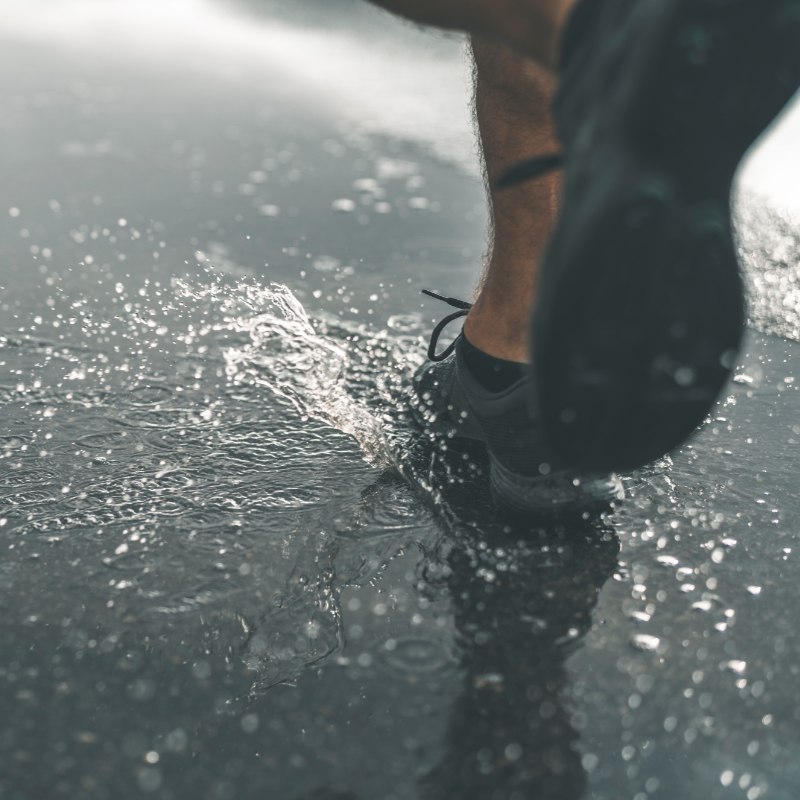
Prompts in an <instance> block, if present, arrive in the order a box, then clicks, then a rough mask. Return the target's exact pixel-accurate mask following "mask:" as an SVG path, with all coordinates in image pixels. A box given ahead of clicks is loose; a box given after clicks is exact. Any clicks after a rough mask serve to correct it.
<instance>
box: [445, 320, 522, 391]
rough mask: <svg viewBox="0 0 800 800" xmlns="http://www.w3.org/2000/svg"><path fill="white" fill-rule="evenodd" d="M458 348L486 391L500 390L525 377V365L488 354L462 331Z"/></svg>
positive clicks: (471, 372) (471, 371)
mask: <svg viewBox="0 0 800 800" xmlns="http://www.w3.org/2000/svg"><path fill="white" fill-rule="evenodd" d="M458 349H459V350H460V352H461V355H462V357H463V359H464V361H465V362H466V365H467V368H468V369H469V371H470V374H471V375H472V377H473V378H475V380H476V381H478V383H479V384H480V385H481V386H482V387H483V388H484V389H486V391H487V392H502V391H504V390H506V389H508V388H509V387H510V386H513V385H514V384H515V383H516V382H517V381H518V380H520V379H521V378H524V377H525V373H526V366H527V365H525V364H519V363H518V362H516V361H506V360H504V359H502V358H495V357H494V356H490V355H489V354H488V353H484V352H483V350H480V349H479V348H477V347H475V345H474V344H472V342H470V341H469V339H467V337H466V336H465V335H464V334H463V333H462V334H461V337H460V339H459V340H458Z"/></svg>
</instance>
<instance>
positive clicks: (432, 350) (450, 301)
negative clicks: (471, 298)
mask: <svg viewBox="0 0 800 800" xmlns="http://www.w3.org/2000/svg"><path fill="white" fill-rule="evenodd" d="M422 294H426V295H428V297H432V298H433V299H434V300H441V301H442V302H443V303H447V305H449V306H451V307H452V308H457V309H458V311H456V312H455V314H449V315H448V316H446V317H445V318H444V319H443V320H442V321H441V322H440V323H439V324H438V325H437V326H436V327H435V328H434V329H433V333H432V334H431V341H430V344H429V345H428V358H429V359H430V360H431V361H444V360H445V359H446V358H447V357H448V356H449V355H450V353H452V352H453V350H455V349H456V344H457V343H458V336H456V338H455V339H454V340H453V341H452V342H450V344H449V345H447V347H445V349H444V350H442V352H441V353H437V352H436V345H437V344H438V343H439V337H440V336H441V335H442V331H443V330H444V329H445V328H446V327H447V326H448V325H449V324H450V323H451V322H453V321H454V320H457V319H460V318H461V317H466V316H467V314H469V311H470V309H471V308H472V303H467V302H466V301H465V300H456V299H455V298H454V297H445V296H444V295H441V294H437V293H436V292H432V291H430V290H429V289H423V290H422ZM460 335H461V334H459V336H460Z"/></svg>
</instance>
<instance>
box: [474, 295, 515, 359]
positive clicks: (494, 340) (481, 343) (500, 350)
mask: <svg viewBox="0 0 800 800" xmlns="http://www.w3.org/2000/svg"><path fill="white" fill-rule="evenodd" d="M464 335H465V336H466V337H467V339H468V340H469V342H470V343H471V344H472V345H474V346H475V347H477V348H478V349H479V350H482V351H483V352H484V353H486V354H487V355H490V356H494V357H495V358H500V359H503V360H504V361H515V362H517V363H520V364H527V363H530V356H529V346H528V318H527V317H525V318H524V319H519V320H515V319H510V318H509V317H508V316H507V315H506V314H503V313H497V314H493V313H491V311H489V310H485V309H483V308H482V307H480V306H479V304H476V305H475V306H473V308H472V311H470V313H469V315H468V316H467V319H466V322H465V323H464Z"/></svg>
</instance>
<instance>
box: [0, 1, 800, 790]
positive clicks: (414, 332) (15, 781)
mask: <svg viewBox="0 0 800 800" xmlns="http://www.w3.org/2000/svg"><path fill="white" fill-rule="evenodd" d="M113 7H114V4H109V5H107V6H106V7H105V8H106V10H105V11H102V10H99V9H100V6H98V5H97V4H93V3H91V2H77V3H75V4H73V5H72V7H71V8H69V6H68V4H67V5H66V6H62V11H60V12H58V13H56V12H54V11H53V10H52V9H53V7H52V6H51V7H50V9H49V11H50V16H47V15H42V14H41V13H40V14H38V16H37V14H36V13H35V12H37V10H38V11H42V8H44V7H42V8H38V7H37V5H36V4H31V5H30V6H28V8H29V9H30V12H29V13H28V14H27V16H26V14H23V13H21V12H20V11H19V9H20V8H21V6H19V4H13V3H3V4H0V13H2V14H3V15H5V16H4V17H2V18H3V20H4V22H5V23H6V24H5V25H4V26H3V27H2V28H1V29H0V30H3V31H5V32H4V33H0V36H2V37H3V38H2V47H1V48H0V63H1V64H2V65H3V69H2V70H0V97H2V103H3V107H4V109H5V113H4V115H3V117H2V121H0V137H2V141H3V142H4V147H3V148H2V151H0V174H1V175H2V188H1V189H0V234H1V237H0V286H1V287H2V300H0V421H2V427H1V428H0V551H2V553H3V556H2V558H1V559H0V797H2V798H4V800H5V798H11V799H13V800H23V799H24V800H28V798H37V800H38V798H61V797H64V798H67V797H68V798H110V797H115V798H128V797H130V798H136V797H155V798H165V800H169V799H171V798H175V799H179V800H182V799H183V798H209V800H212V799H213V800H217V799H218V798H219V799H220V800H225V799H227V798H256V797H258V798H262V797H269V798H273V797H274V798H280V799H281V800H284V798H285V799H286V800H334V799H336V800H348V799H349V800H353V799H354V798H359V799H361V800H375V799H376V798H381V800H384V799H385V800H406V799H408V800H411V799H412V798H426V799H429V800H444V799H445V798H448V799H449V798H479V799H480V800H483V798H493V799H494V798H497V799H498V800H501V799H502V800H520V799H522V798H532V797H535V798H559V799H563V800H579V798H590V797H591V798H598V799H600V798H603V799H605V798H608V799H609V800H612V799H613V800H618V798H622V797H626V798H634V799H635V800H647V798H670V799H672V798H676V797H680V798H685V799H686V800H693V799H694V798H703V800H706V799H707V798H747V800H757V798H775V799H776V800H793V799H794V798H796V797H797V795H798V792H800V773H799V772H798V767H797V764H798V757H797V755H798V749H799V748H800V712H799V711H798V710H797V709H796V707H795V705H796V704H795V702H794V699H795V695H796V688H797V686H798V680H799V679H800V675H799V672H800V666H798V665H800V653H799V652H798V644H797V642H796V637H795V636H794V630H795V621H796V609H797V608H798V607H800V589H798V585H797V581H796V580H795V577H794V573H795V564H794V561H795V559H796V558H797V556H798V552H800V551H799V550H798V548H800V533H798V524H797V523H798V518H799V517H800V489H798V484H797V479H796V474H797V473H796V451H797V447H798V442H800V395H798V392H797V383H796V380H797V376H798V367H800V344H798V342H800V294H798V288H797V287H798V285H800V284H799V283H798V280H797V278H798V271H800V243H799V240H798V227H800V226H798V223H797V221H796V219H795V218H794V217H793V216H792V213H791V212H789V211H780V207H781V206H787V205H789V204H791V202H792V200H793V195H792V194H791V192H789V193H787V192H786V186H791V185H795V184H796V179H797V178H798V177H800V176H798V169H800V167H798V164H797V160H796V159H795V160H794V161H791V160H787V159H786V155H785V154H786V153H788V152H789V150H788V149H787V147H786V142H787V141H788V140H790V139H792V136H791V131H793V130H796V125H797V123H796V118H797V115H796V114H795V115H794V116H793V117H790V118H789V119H787V120H786V121H785V122H784V123H783V127H782V128H781V129H780V130H779V131H778V132H777V133H776V136H775V139H774V140H773V142H771V143H770V145H768V147H767V148H766V149H765V150H763V151H762V152H761V153H760V154H759V155H758V156H757V158H756V161H755V162H754V166H753V167H752V168H751V171H750V172H749V173H747V174H746V175H745V179H743V180H744V183H745V185H746V187H747V188H746V189H745V190H743V191H742V192H741V194H740V196H739V198H738V216H739V219H740V232H741V248H742V254H743V257H744V259H745V263H746V265H747V272H748V278H749V281H750V284H751V287H752V297H751V306H752V313H751V317H752V319H751V332H750V335H749V337H748V343H747V346H746V349H745V352H744V353H743V354H742V360H741V361H742V363H741V366H740V368H739V369H738V370H737V373H736V378H735V380H734V381H733V383H732V384H731V386H730V388H729V390H728V391H727V392H726V395H725V397H723V399H722V400H721V402H720V404H719V405H718V407H717V408H716V409H715V410H714V412H713V414H712V417H711V419H710V420H709V422H708V424H707V425H705V426H704V428H703V430H702V431H701V432H700V433H699V435H698V436H697V437H696V438H695V439H694V440H693V441H692V443H691V444H690V445H688V446H687V447H685V448H684V449H683V450H682V451H681V452H679V453H678V454H676V455H675V457H674V459H672V460H665V461H664V462H662V463H659V464H657V465H654V466H653V467H652V468H650V469H648V470H645V471H642V472H641V473H639V474H636V475H632V476H627V477H626V479H625V480H626V486H627V488H628V491H629V500H628V501H627V502H626V503H625V504H624V505H623V506H621V507H620V508H619V509H618V510H617V511H616V512H615V513H614V514H613V515H609V516H608V517H607V518H605V519H603V520H599V521H592V522H586V523H582V524H576V523H564V524H560V525H559V524H554V523H548V524H544V523H543V522H539V521H536V520H531V521H530V522H528V523H526V524H524V525H521V524H514V525H512V524H510V523H507V522H504V521H503V520H501V519H498V518H497V516H496V514H494V513H493V512H492V510H491V506H490V504H489V503H488V498H487V496H486V491H485V487H484V485H483V483H482V481H481V467H482V465H481V459H480V457H479V455H474V454H469V453H467V454H466V455H467V458H464V457H463V454H462V453H458V452H447V453H440V454H437V455H434V456H432V455H431V453H430V450H429V449H427V448H426V446H425V445H424V443H423V442H420V441H418V440H417V439H416V437H415V436H414V434H413V432H412V431H411V430H410V429H409V428H408V426H407V424H406V423H405V422H404V419H403V415H402V396H403V387H404V386H405V385H406V382H407V379H408V375H409V374H410V373H411V372H413V369H414V367H415V366H416V365H417V364H418V363H419V362H420V360H421V358H422V356H423V352H424V348H423V346H422V345H421V341H422V339H421V338H420V337H424V336H425V335H426V334H427V332H428V331H429V330H430V324H431V321H432V320H433V319H434V318H435V317H434V315H436V314H438V313H439V309H438V308H436V307H435V305H436V304H430V305H429V304H427V302H426V303H422V302H421V300H420V298H419V289H420V288H422V287H427V286H432V287H435V288H440V289H444V290H447V291H448V293H450V294H453V295H456V296H467V295H468V293H469V291H470V288H471V285H472V283H473V281H474V279H475V274H476V272H477V265H478V264H479V263H480V259H481V255H482V253H483V251H484V249H485V227H486V222H485V211H484V206H483V199H482V189H481V185H480V181H479V180H478V178H477V168H476V164H475V158H474V154H473V150H472V145H471V141H470V139H469V133H468V121H467V119H466V114H465V111H464V106H465V97H466V89H465V84H466V80H465V72H464V70H465V67H464V65H463V63H462V62H463V56H462V53H461V48H460V44H459V43H458V42H457V41H455V40H451V39H449V38H444V39H442V38H438V37H436V38H430V37H427V36H424V35H423V34H420V33H418V32H417V31H415V30H414V29H412V28H408V27H405V26H398V25H396V24H394V23H391V22H389V21H388V20H384V19H383V18H382V17H380V16H379V15H377V13H372V12H370V11H364V10H360V6H357V5H355V4H353V5H346V4H343V5H342V6H341V8H342V9H344V10H345V11H346V14H343V15H342V16H341V18H336V19H334V18H333V17H331V16H330V15H329V16H328V17H319V16H318V15H319V13H320V9H321V8H322V7H320V6H316V7H314V9H313V10H312V12H311V13H310V17H311V18H310V19H309V18H308V15H306V16H303V15H302V14H300V13H299V12H298V10H297V8H294V7H292V6H291V4H280V3H274V4H268V3H264V4H251V5H250V6H247V7H245V6H242V11H241V12H237V13H240V14H241V15H242V16H237V15H236V14H232V13H227V12H226V13H218V12H215V11H214V10H213V8H211V7H206V6H205V5H203V4H193V3H189V2H185V3H184V2H178V3H175V4H174V6H170V8H171V9H172V11H170V12H169V13H167V11H165V10H164V7H163V6H162V7H161V11H158V10H157V7H156V6H155V5H153V6H152V7H151V6H149V5H147V4H144V5H142V6H141V7H140V8H139V10H138V11H131V10H130V9H128V10H120V9H119V8H117V10H116V11H113ZM63 8H67V9H68V12H69V13H67V12H65V11H63ZM109 8H110V9H112V10H111V11H109V10H108V9H109ZM248 14H252V16H247V15H248ZM181 15H183V16H181ZM48 20H50V21H49V22H48ZM70 25H71V26H72V27H69V26H70ZM181 32H183V33H185V36H182V35H180V33H181ZM304 48H305V49H304ZM298 52H299V53H308V54H311V53H313V54H314V57H313V58H311V56H310V55H309V56H308V57H305V56H302V57H301V56H298V55H297V53H298ZM365 64H366V65H367V68H365ZM401 67H402V68H401ZM431 70H434V71H435V72H434V73H433V74H435V75H436V76H437V80H436V81H432V80H431V78H430V75H431V74H432V73H431ZM332 78H333V79H335V80H332ZM379 81H383V82H384V84H385V85H386V86H387V89H386V92H385V94H382V95H381V96H380V97H379V98H377V97H376V89H375V87H376V86H377V85H379V83H378V82H379ZM331 84H333V85H334V86H335V91H334V90H333V89H331V88H330V85H331ZM426 87H427V88H428V90H429V92H430V93H431V95H432V99H431V100H430V101H428V100H427V99H426V97H425V89H426ZM437 93H438V94H437ZM459 115H460V116H459ZM793 126H794V127H793ZM776 162H777V163H779V164H780V165H782V167H783V169H776V168H775V167H774V165H775V163H776ZM792 170H793V172H792ZM792 175H794V179H792ZM755 188H758V189H760V190H762V191H763V192H766V193H767V195H768V196H767V197H766V199H765V198H764V197H760V196H759V195H758V194H756V193H755V191H754V189H755ZM776 209H777V210H776Z"/></svg>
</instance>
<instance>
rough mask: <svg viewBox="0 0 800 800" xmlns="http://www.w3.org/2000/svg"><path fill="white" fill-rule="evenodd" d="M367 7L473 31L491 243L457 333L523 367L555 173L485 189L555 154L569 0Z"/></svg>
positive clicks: (422, 1)
mask: <svg viewBox="0 0 800 800" xmlns="http://www.w3.org/2000/svg"><path fill="white" fill-rule="evenodd" d="M374 2H375V3H376V4H377V5H380V6H382V7H384V8H386V9H388V10H390V11H394V12H395V13H399V14H402V15H403V16H406V17H409V18H411V19H414V20H415V21H417V22H422V23H425V24H431V25H437V26H439V27H443V28H451V29H460V30H466V31H469V32H470V33H472V34H473V41H472V49H473V54H474V59H475V107H476V116H477V122H478V129H479V132H480V140H481V146H482V149H483V161H484V172H485V176H486V181H487V187H488V193H489V202H490V211H491V221H492V241H491V244H490V251H489V255H488V259H487V264H486V270H485V273H484V276H483V280H482V281H481V286H480V291H479V293H478V297H477V299H476V301H475V304H474V307H473V309H472V311H471V312H470V314H469V316H468V317H467V320H466V324H465V326H464V331H465V333H466V336H467V338H468V339H469V340H470V342H472V344H474V345H475V346H476V347H478V348H480V349H481V350H483V351H484V352H486V353H488V354H489V355H492V356H496V357H497V358H503V359H506V360H509V361H518V362H525V361H529V360H530V359H529V354H528V346H529V345H528V330H529V324H530V317H531V311H532V309H533V304H534V300H535V297H536V282H537V275H538V267H539V262H540V260H541V257H542V255H543V252H544V249H545V247H546V245H547V241H548V239H549V237H550V234H551V232H552V230H553V227H554V225H555V220H556V215H557V212H558V191H559V176H558V175H551V176H548V177H546V178H541V179H538V180H536V181H532V182H530V183H526V184H522V185H520V186H517V187H515V188H513V189H506V190H503V191H497V190H495V189H494V188H493V187H494V185H495V183H496V181H497V179H498V177H499V176H500V175H502V173H503V172H504V171H505V170H506V169H507V168H508V167H510V166H512V165H514V164H516V163H517V162H519V161H523V160H525V159H527V158H530V157H531V156H536V155H540V154H546V153H552V152H556V151H557V150H558V149H559V145H558V142H557V139H556V134H555V126H554V122H553V117H552V111H551V108H552V100H553V95H554V92H555V89H556V77H555V71H554V65H555V62H556V59H557V53H558V48H559V44H560V39H561V30H562V28H563V25H564V23H565V20H566V18H567V16H568V14H569V11H570V10H571V8H572V6H573V5H574V0H374ZM523 52H524V53H525V56H523V55H521V53H523Z"/></svg>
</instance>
